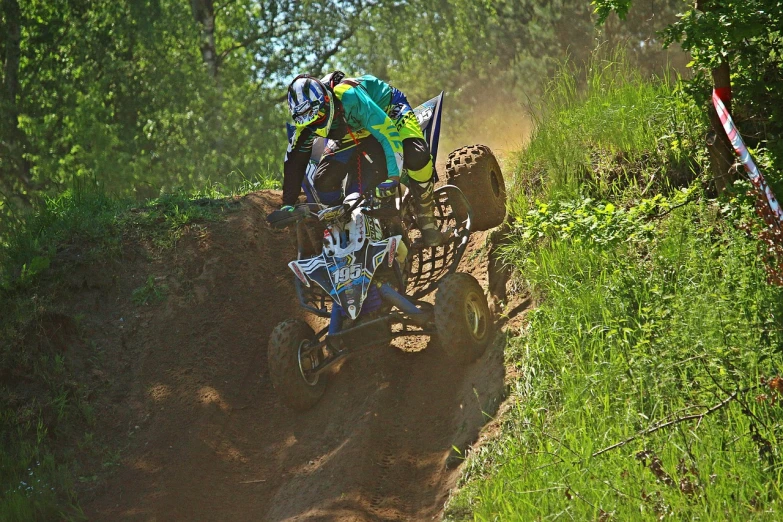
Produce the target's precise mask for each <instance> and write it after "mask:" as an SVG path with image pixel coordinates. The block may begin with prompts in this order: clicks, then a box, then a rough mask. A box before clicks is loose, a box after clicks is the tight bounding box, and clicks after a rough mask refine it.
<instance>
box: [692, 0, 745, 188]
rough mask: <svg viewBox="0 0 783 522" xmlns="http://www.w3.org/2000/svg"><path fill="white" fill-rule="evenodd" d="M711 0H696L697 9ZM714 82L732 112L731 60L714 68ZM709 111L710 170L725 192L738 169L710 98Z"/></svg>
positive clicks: (706, 6)
mask: <svg viewBox="0 0 783 522" xmlns="http://www.w3.org/2000/svg"><path fill="white" fill-rule="evenodd" d="M712 6H713V4H712V2H711V1H710V0H696V9H698V10H700V11H707V10H711V9H712ZM712 83H713V88H714V89H715V92H717V94H718V97H719V98H720V99H721V100H722V101H723V104H724V105H725V106H726V110H727V111H729V114H731V69H730V68H729V62H728V61H727V60H725V59H724V60H723V61H722V62H721V64H720V65H719V66H718V67H717V68H715V69H713V70H712ZM708 113H709V116H710V124H711V125H712V132H711V133H710V135H711V136H714V139H708V140H707V150H708V152H709V154H710V170H712V176H713V178H714V179H715V188H716V189H717V191H718V194H721V193H723V192H724V191H725V190H726V189H727V188H728V187H730V186H731V184H732V183H733V182H734V180H735V179H736V170H735V169H734V168H733V165H734V159H735V158H734V150H733V149H732V147H731V142H730V141H729V138H728V136H726V131H724V130H723V124H721V122H720V118H719V117H718V113H717V111H715V107H714V106H713V105H712V101H711V100H710V103H709V108H708Z"/></svg>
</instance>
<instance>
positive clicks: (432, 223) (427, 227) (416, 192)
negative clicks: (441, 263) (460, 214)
mask: <svg viewBox="0 0 783 522" xmlns="http://www.w3.org/2000/svg"><path fill="white" fill-rule="evenodd" d="M410 189H411V194H412V195H413V202H414V205H415V211H416V224H417V225H418V226H419V230H421V239H422V242H423V243H424V246H426V247H435V246H438V245H440V244H441V243H443V234H442V233H441V231H440V229H439V228H438V223H437V221H436V220H435V216H434V214H433V209H434V207H435V201H434V196H433V183H432V180H431V179H430V180H428V181H425V182H423V183H419V182H418V181H415V180H413V179H411V180H410Z"/></svg>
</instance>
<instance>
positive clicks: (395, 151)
mask: <svg viewBox="0 0 783 522" xmlns="http://www.w3.org/2000/svg"><path fill="white" fill-rule="evenodd" d="M338 88H339V87H338ZM342 102H343V107H344V108H345V116H346V119H347V120H348V124H349V125H350V124H351V123H352V122H353V123H355V124H356V123H358V124H360V125H361V127H364V128H365V129H367V130H368V131H369V132H370V134H372V135H373V137H374V138H375V139H377V140H378V141H379V142H380V144H381V145H382V146H383V150H384V152H385V153H386V167H387V169H388V176H389V177H390V178H394V177H398V176H399V175H400V172H401V171H402V140H401V139H400V133H399V132H397V127H395V126H394V122H393V121H392V120H391V118H389V116H388V115H387V114H386V113H385V112H384V111H383V109H381V108H380V107H379V106H378V104H377V103H375V102H374V101H373V100H372V98H370V96H369V95H368V94H367V92H366V91H365V90H364V89H363V88H362V87H361V86H356V87H351V88H350V89H348V90H346V91H345V93H344V94H343V95H342Z"/></svg>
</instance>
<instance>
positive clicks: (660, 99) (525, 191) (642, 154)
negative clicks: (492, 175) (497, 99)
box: [510, 51, 702, 215]
mask: <svg viewBox="0 0 783 522" xmlns="http://www.w3.org/2000/svg"><path fill="white" fill-rule="evenodd" d="M533 113H534V122H535V127H534V130H533V133H532V135H531V140H530V143H529V145H528V146H527V147H526V148H525V149H524V150H523V151H521V153H519V154H518V156H517V160H516V163H517V164H516V171H517V175H516V176H515V178H514V179H513V180H512V183H511V185H512V190H511V194H512V195H511V198H510V200H511V201H510V206H511V209H512V212H514V213H516V214H518V215H523V214H524V213H525V211H526V210H527V206H526V205H527V201H528V200H529V199H530V197H531V196H534V195H535V196H536V197H543V198H545V199H549V200H553V199H558V198H560V197H565V198H573V197H576V196H577V195H580V194H585V193H590V194H591V195H593V196H594V197H607V196H614V195H617V194H616V193H617V190H618V189H620V190H621V191H622V192H625V193H626V194H627V193H628V192H629V190H634V191H635V192H636V193H637V194H639V195H642V196H644V195H645V194H646V193H648V192H650V191H656V190H658V191H660V190H662V189H667V188H669V186H674V187H678V186H684V185H687V184H688V182H689V181H691V180H692V179H693V173H692V168H693V167H694V166H697V165H698V161H694V160H695V159H697V158H694V157H693V156H694V154H695V153H696V152H697V151H696V149H695V148H694V144H695V143H696V142H697V141H699V140H700V135H699V131H700V130H701V128H702V125H701V123H700V116H699V114H698V108H696V107H695V106H694V105H693V104H692V103H690V102H689V101H688V100H687V99H686V98H685V96H684V94H683V93H682V92H681V90H680V88H679V84H678V83H677V82H676V81H674V80H673V79H672V78H670V77H668V76H664V77H661V78H650V79H646V80H645V79H643V78H642V77H641V75H640V73H639V72H638V71H637V70H636V69H634V68H633V67H632V66H630V65H629V64H628V62H627V61H626V60H625V58H624V56H623V54H622V52H620V51H616V52H613V53H610V54H609V55H608V56H606V57H603V58H602V57H601V56H600V55H596V56H594V58H593V60H592V61H591V62H590V63H588V64H587V66H586V67H585V68H584V69H578V68H575V67H574V66H572V65H571V64H568V63H565V64H563V65H562V66H561V68H560V70H559V72H558V74H557V75H556V77H555V78H554V79H553V80H552V81H551V82H550V83H549V85H548V87H547V89H546V92H545V94H544V96H543V99H542V101H541V104H540V106H539V107H537V108H536V110H534V111H533ZM694 123H695V125H694Z"/></svg>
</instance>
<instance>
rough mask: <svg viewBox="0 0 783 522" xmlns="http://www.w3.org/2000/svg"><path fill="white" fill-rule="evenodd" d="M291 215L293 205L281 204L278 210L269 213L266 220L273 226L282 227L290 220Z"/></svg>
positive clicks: (292, 215)
mask: <svg viewBox="0 0 783 522" xmlns="http://www.w3.org/2000/svg"><path fill="white" fill-rule="evenodd" d="M293 217H294V207H292V206H291V205H283V206H282V207H280V210H275V211H274V212H272V213H270V214H269V215H268V216H267V217H266V220H267V221H268V222H269V224H270V225H272V226H273V227H284V226H286V225H288V224H289V223H290V222H291V221H292V219H291V218H293Z"/></svg>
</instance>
